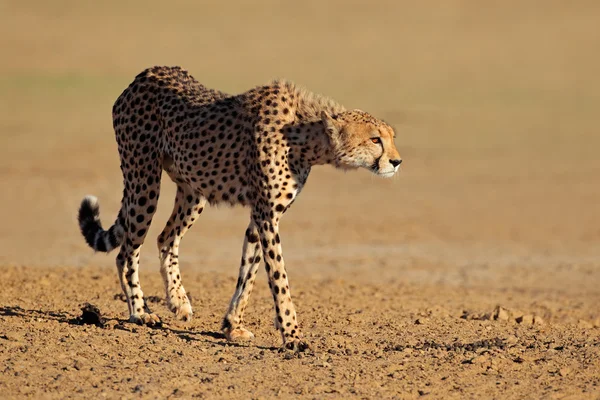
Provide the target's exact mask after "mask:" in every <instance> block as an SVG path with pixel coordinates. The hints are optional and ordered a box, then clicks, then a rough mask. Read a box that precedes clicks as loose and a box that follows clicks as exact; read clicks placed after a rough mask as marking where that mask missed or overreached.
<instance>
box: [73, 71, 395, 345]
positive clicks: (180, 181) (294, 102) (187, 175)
mask: <svg viewBox="0 0 600 400" xmlns="http://www.w3.org/2000/svg"><path fill="white" fill-rule="evenodd" d="M112 111H113V126H114V130H115V136H116V141H117V145H118V151H119V155H120V160H121V170H122V173H123V183H124V188H123V197H122V200H121V209H120V212H119V214H118V216H117V218H116V220H115V222H114V224H113V225H112V226H111V227H110V228H109V229H107V230H104V229H103V228H102V224H101V222H100V211H99V205H98V201H97V199H96V198H95V197H93V196H86V197H85V198H84V199H83V201H82V202H81V205H80V208H79V215H78V220H79V227H80V230H81V233H82V234H83V237H84V238H85V240H86V242H87V244H88V245H89V246H90V247H92V248H93V249H94V250H95V251H99V252H110V251H111V250H113V249H116V248H117V247H120V250H119V253H118V255H117V257H116V264H117V271H118V275H119V279H120V283H121V287H122V290H123V292H124V293H125V295H126V298H127V305H128V308H129V315H130V317H129V320H130V321H131V322H135V323H138V324H146V325H149V326H152V325H156V324H159V323H160V319H159V318H158V317H157V316H156V315H155V314H153V313H152V312H151V311H150V309H149V308H148V305H147V304H146V302H145V300H144V294H143V292H142V288H141V286H140V279H139V275H138V267H139V258H140V251H141V248H142V245H143V243H144V239H145V237H146V234H147V231H148V227H149V226H150V223H151V221H152V217H153V215H154V213H155V211H156V206H157V202H158V198H159V192H160V180H161V173H162V171H163V170H164V171H165V172H166V174H167V175H168V176H169V177H170V179H171V180H172V181H173V182H174V183H175V184H176V185H177V193H176V196H175V203H174V206H173V212H172V214H171V216H170V218H169V219H168V222H167V224H166V226H165V228H164V229H163V231H162V233H161V234H160V235H159V236H158V240H157V244H158V250H159V259H160V271H161V275H162V278H163V280H164V286H165V291H166V300H167V305H168V307H169V309H170V310H171V311H172V312H174V313H175V314H176V316H177V317H178V318H179V319H181V320H184V321H186V320H189V319H190V318H191V317H192V307H191V305H190V301H189V299H188V296H187V294H186V291H185V289H184V287H183V284H182V282H181V273H180V270H179V245H180V242H181V239H182V238H183V236H184V235H185V233H186V232H187V231H188V230H189V229H190V228H191V227H192V225H193V224H194V223H195V221H196V219H197V218H198V217H199V215H200V214H201V213H202V211H203V210H204V208H205V207H206V205H207V203H208V204H210V205H216V204H223V203H225V204H230V205H242V206H248V207H249V208H250V210H251V212H250V221H249V223H248V227H247V229H246V232H245V235H244V244H243V247H242V257H241V264H240V268H239V278H238V280H237V285H236V288H235V292H234V294H233V297H232V299H231V302H230V304H229V308H228V310H227V312H226V314H225V316H224V318H223V323H222V326H221V329H222V331H223V333H224V334H225V337H226V339H227V340H229V341H237V340H247V339H252V338H253V337H254V335H253V334H252V333H251V332H250V331H249V330H247V329H246V328H245V327H244V322H243V315H244V311H245V309H246V305H247V304H248V299H249V297H250V293H251V291H252V288H253V285H254V281H255V279H256V274H257V271H258V266H259V263H260V262H261V261H263V262H264V265H265V269H266V272H267V276H268V282H269V287H270V290H271V293H272V295H273V300H274V303H275V327H276V329H277V330H278V331H279V332H280V334H281V337H282V341H283V348H284V349H290V350H295V351H303V350H305V349H307V348H308V343H307V342H306V341H304V340H303V337H302V335H301V332H300V328H299V322H298V320H297V318H296V310H295V308H294V304H293V303H292V297H291V292H290V285H289V282H288V276H287V273H286V269H285V263H284V260H283V256H282V247H281V246H282V244H281V238H280V235H279V222H280V219H281V217H282V215H283V213H285V212H286V211H287V210H288V209H289V207H290V206H291V205H292V203H293V202H294V200H295V199H296V197H297V196H298V194H299V193H300V191H301V190H302V188H303V187H304V185H305V183H306V180H307V178H308V175H309V173H310V171H311V168H312V167H313V166H316V165H325V164H330V165H333V166H334V167H336V168H339V169H343V170H349V169H356V168H366V169H367V170H369V171H371V172H373V173H374V174H376V175H378V176H381V177H391V176H393V175H394V174H395V173H396V172H397V171H398V169H399V166H400V163H401V162H402V159H401V158H400V155H399V154H398V150H397V149H396V147H395V144H394V139H395V131H394V129H393V128H392V127H391V126H390V125H388V124H387V123H385V122H383V121H382V120H379V119H377V118H375V117H373V116H372V115H370V114H368V113H366V112H364V111H360V110H346V109H345V108H344V107H343V106H341V105H340V104H338V103H336V102H335V101H333V100H331V99H328V98H326V97H324V96H321V95H317V94H314V93H312V92H309V91H307V90H305V89H303V88H301V87H299V86H297V85H295V84H294V83H292V82H289V81H285V80H277V81H274V82H272V83H270V84H267V85H264V86H258V87H255V88H253V89H251V90H248V91H246V92H244V93H242V94H239V95H228V94H226V93H223V92H220V91H217V90H212V89H209V88H206V87H205V86H203V85H202V84H200V83H199V82H198V81H197V80H196V79H195V78H193V77H192V76H191V75H190V74H189V73H188V72H187V71H185V70H183V69H182V68H180V67H164V66H156V67H152V68H148V69H146V70H144V71H143V72H141V73H140V74H139V75H137V76H136V77H135V79H134V80H133V82H132V83H131V84H130V85H129V86H128V87H127V88H126V89H125V90H124V91H123V93H122V94H121V95H120V96H119V97H118V99H117V100H116V102H115V103H114V106H113V110H112Z"/></svg>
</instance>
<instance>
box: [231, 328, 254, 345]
mask: <svg viewBox="0 0 600 400" xmlns="http://www.w3.org/2000/svg"><path fill="white" fill-rule="evenodd" d="M224 333H225V338H227V341H229V342H239V341H245V340H252V339H254V334H253V333H252V332H250V331H249V330H247V329H245V328H235V329H226V330H225V332H224Z"/></svg>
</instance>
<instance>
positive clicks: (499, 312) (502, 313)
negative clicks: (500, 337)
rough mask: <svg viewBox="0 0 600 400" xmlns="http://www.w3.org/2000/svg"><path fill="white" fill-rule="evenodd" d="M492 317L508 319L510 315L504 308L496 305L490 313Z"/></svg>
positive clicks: (501, 319)
mask: <svg viewBox="0 0 600 400" xmlns="http://www.w3.org/2000/svg"><path fill="white" fill-rule="evenodd" d="M492 317H493V318H494V320H496V321H508V319H509V317H510V315H509V313H508V310H507V309H506V308H504V307H500V306H497V307H496V308H495V309H494V312H493V313H492Z"/></svg>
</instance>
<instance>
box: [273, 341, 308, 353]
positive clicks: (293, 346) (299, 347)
mask: <svg viewBox="0 0 600 400" xmlns="http://www.w3.org/2000/svg"><path fill="white" fill-rule="evenodd" d="M286 350H291V351H293V352H294V353H303V352H305V351H307V350H310V346H309V345H308V343H307V342H305V341H304V340H302V339H294V340H290V341H288V342H285V343H284V344H283V347H282V348H281V350H280V351H286Z"/></svg>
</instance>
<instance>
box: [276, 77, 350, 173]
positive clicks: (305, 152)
mask: <svg viewBox="0 0 600 400" xmlns="http://www.w3.org/2000/svg"><path fill="white" fill-rule="evenodd" d="M286 84H287V85H288V90H290V92H292V93H293V94H294V96H295V98H296V99H297V100H296V104H295V122H294V124H293V125H292V127H291V132H292V135H290V144H291V145H292V147H293V148H295V150H296V151H295V153H296V154H297V155H298V156H299V157H300V158H301V160H303V161H304V162H305V163H307V164H308V165H309V166H313V165H323V164H333V163H334V153H335V152H334V150H333V149H332V144H331V140H330V138H329V136H328V134H327V132H326V129H325V126H324V125H323V123H322V121H321V113H322V111H326V112H327V113H328V114H329V115H337V114H340V113H342V112H344V111H346V108H345V107H344V106H342V105H341V104H339V103H337V102H336V101H334V100H332V99H330V98H328V97H325V96H322V95H320V94H317V93H313V92H311V91H308V90H306V89H304V88H302V87H299V86H296V85H295V84H293V83H291V82H286Z"/></svg>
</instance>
